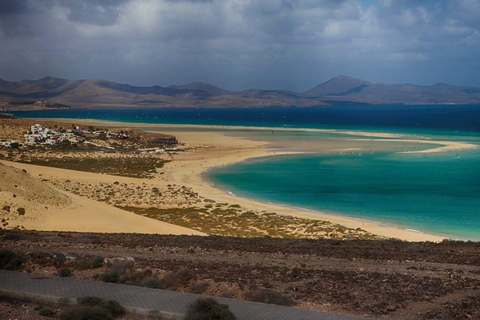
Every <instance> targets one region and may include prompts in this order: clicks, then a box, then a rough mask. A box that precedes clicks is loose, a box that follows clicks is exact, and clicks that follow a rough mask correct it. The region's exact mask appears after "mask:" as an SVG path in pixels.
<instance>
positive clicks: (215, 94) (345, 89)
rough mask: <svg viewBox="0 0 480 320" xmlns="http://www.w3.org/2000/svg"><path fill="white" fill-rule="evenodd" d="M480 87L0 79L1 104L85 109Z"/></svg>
mask: <svg viewBox="0 0 480 320" xmlns="http://www.w3.org/2000/svg"><path fill="white" fill-rule="evenodd" d="M479 103H480V88H476V87H460V86H452V85H448V84H446V83H437V84H435V85H432V86H417V85H412V84H396V85H391V84H381V83H373V82H368V81H365V80H361V79H354V78H350V77H346V76H338V77H336V78H333V79H331V80H329V81H327V82H325V83H322V84H320V85H318V86H316V87H315V88H313V89H311V90H308V91H306V92H301V93H300V92H293V91H287V90H260V89H250V90H244V91H228V90H224V89H221V88H218V87H215V86H213V85H211V84H208V83H202V82H193V83H189V84H186V85H172V86H168V87H161V86H152V87H137V86H131V85H128V84H120V83H115V82H110V81H104V80H66V79H59V78H52V77H46V78H43V79H40V80H23V81H20V82H9V81H4V80H3V79H0V108H3V109H7V110H8V109H10V110H16V109H17V110H18V109H46V108H83V107H258V106H328V105H339V104H374V105H386V104H407V105H415V104H479Z"/></svg>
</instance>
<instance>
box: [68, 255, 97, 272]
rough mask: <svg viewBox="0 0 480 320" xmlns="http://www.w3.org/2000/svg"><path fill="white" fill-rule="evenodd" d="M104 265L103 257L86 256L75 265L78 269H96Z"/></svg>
mask: <svg viewBox="0 0 480 320" xmlns="http://www.w3.org/2000/svg"><path fill="white" fill-rule="evenodd" d="M101 266H103V257H99V256H96V257H93V258H84V259H81V260H78V261H77V263H76V265H75V267H76V268H77V269H78V270H87V269H96V268H100V267H101Z"/></svg>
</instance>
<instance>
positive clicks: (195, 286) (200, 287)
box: [190, 282, 209, 294]
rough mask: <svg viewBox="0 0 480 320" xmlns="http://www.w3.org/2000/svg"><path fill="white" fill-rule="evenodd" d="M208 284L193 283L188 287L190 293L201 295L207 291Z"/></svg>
mask: <svg viewBox="0 0 480 320" xmlns="http://www.w3.org/2000/svg"><path fill="white" fill-rule="evenodd" d="M208 286H209V284H208V283H207V282H195V283H192V284H191V285H190V292H191V293H195V294H202V293H204V292H205V291H207V289H208Z"/></svg>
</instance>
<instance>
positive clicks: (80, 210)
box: [0, 162, 202, 235]
mask: <svg viewBox="0 0 480 320" xmlns="http://www.w3.org/2000/svg"><path fill="white" fill-rule="evenodd" d="M5 164H11V165H13V166H14V167H12V166H9V165H5ZM85 175H87V176H88V174H86V173H84V172H77V171H71V170H63V169H55V168H46V167H39V166H32V165H28V164H20V163H6V162H4V163H0V177H1V184H0V203H1V204H2V206H1V208H0V209H2V210H1V211H0V217H1V219H3V222H2V224H4V225H3V226H4V227H9V228H12V227H20V228H26V229H35V230H55V231H79V232H136V233H158V234H199V235H201V234H202V233H201V232H198V231H195V230H191V229H188V228H184V227H180V226H176V225H172V224H169V223H164V222H160V221H158V220H153V219H150V218H146V217H142V216H139V215H136V214H133V213H131V212H127V211H124V210H121V209H118V208H116V207H113V206H109V205H107V204H105V203H102V202H98V201H94V200H90V199H87V198H83V197H79V196H77V195H74V194H71V193H67V192H64V191H60V190H56V189H54V188H53V187H51V186H49V185H48V184H47V183H45V182H44V181H42V179H46V180H48V179H51V178H52V177H55V176H57V177H58V176H60V177H63V178H69V177H70V178H74V177H77V178H79V177H82V178H85ZM91 175H92V176H93V177H96V178H97V179H103V178H104V177H103V176H102V175H95V174H91ZM107 179H108V178H107ZM111 179H117V177H112V178H111Z"/></svg>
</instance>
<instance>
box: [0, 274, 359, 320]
mask: <svg viewBox="0 0 480 320" xmlns="http://www.w3.org/2000/svg"><path fill="white" fill-rule="evenodd" d="M0 295H7V296H17V297H21V298H22V297H23V298H30V299H32V298H33V299H35V300H38V301H47V302H57V303H58V302H59V301H65V302H66V301H68V300H69V301H70V302H72V301H74V300H73V299H76V298H79V297H85V296H96V297H101V298H104V299H113V300H117V301H118V302H120V304H122V305H123V306H125V307H126V308H127V310H128V311H129V312H131V313H137V314H143V315H149V316H155V315H162V316H163V317H164V318H167V319H175V318H176V319H181V318H182V314H183V313H184V312H185V310H186V308H187V306H188V305H189V304H191V303H192V302H193V301H195V300H196V299H198V298H201V297H203V298H205V296H201V295H196V294H190V293H182V292H175V291H168V290H159V289H149V288H142V287H135V286H127V285H121V284H113V283H104V282H97V281H88V280H79V279H71V278H59V277H44V276H38V275H34V274H28V273H21V272H13V271H4V270H0ZM62 299H63V300H62ZM215 299H216V300H217V301H218V302H220V303H225V304H228V305H229V307H230V310H231V311H232V312H233V313H234V314H235V315H236V316H237V319H239V320H270V319H271V320H296V319H298V320H301V319H305V320H307V319H308V320H355V319H365V318H360V317H354V316H346V315H339V314H330V313H325V312H317V311H311V310H304V309H298V308H289V307H283V306H275V305H268V304H263V303H256V302H248V301H240V300H231V299H224V298H215Z"/></svg>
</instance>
